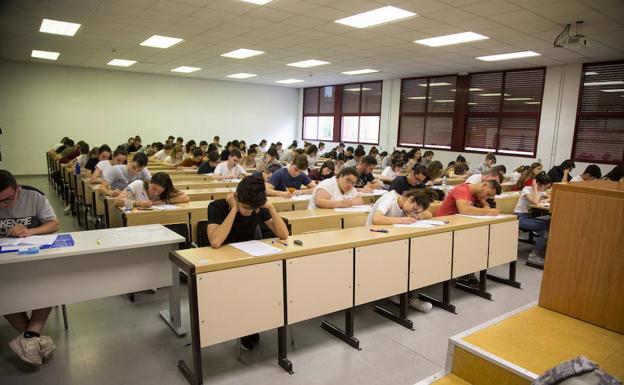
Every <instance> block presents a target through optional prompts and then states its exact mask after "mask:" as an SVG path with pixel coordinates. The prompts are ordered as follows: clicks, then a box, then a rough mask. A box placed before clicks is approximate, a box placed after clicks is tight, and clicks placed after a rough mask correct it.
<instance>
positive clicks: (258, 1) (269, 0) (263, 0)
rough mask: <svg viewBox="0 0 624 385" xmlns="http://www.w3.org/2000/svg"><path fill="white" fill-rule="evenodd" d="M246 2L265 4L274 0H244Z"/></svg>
mask: <svg viewBox="0 0 624 385" xmlns="http://www.w3.org/2000/svg"><path fill="white" fill-rule="evenodd" d="M242 1H244V2H245V3H252V4H257V5H265V4H268V3H270V2H271V1H273V0H242Z"/></svg>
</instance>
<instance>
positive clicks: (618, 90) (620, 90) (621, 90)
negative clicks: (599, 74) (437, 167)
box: [600, 88, 624, 92]
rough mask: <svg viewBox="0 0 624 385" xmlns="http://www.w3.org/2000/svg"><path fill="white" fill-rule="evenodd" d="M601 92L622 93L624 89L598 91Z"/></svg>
mask: <svg viewBox="0 0 624 385" xmlns="http://www.w3.org/2000/svg"><path fill="white" fill-rule="evenodd" d="M600 91H602V92H624V88H616V89H612V90H600Z"/></svg>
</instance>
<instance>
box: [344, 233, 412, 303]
mask: <svg viewBox="0 0 624 385" xmlns="http://www.w3.org/2000/svg"><path fill="white" fill-rule="evenodd" d="M408 258H409V239H402V240H400V241H393V242H386V243H380V244H377V245H370V246H363V247H357V248H356V249H355V305H356V306H357V305H361V304H364V303H368V302H371V301H376V300H379V299H383V298H387V297H391V296H393V295H396V294H400V293H405V291H406V288H407V280H408V275H407V274H408V268H407V265H408Z"/></svg>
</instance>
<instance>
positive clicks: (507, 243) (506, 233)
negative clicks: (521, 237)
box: [488, 221, 518, 267]
mask: <svg viewBox="0 0 624 385" xmlns="http://www.w3.org/2000/svg"><path fill="white" fill-rule="evenodd" d="M517 259H518V221H513V222H505V223H497V224H495V225H490V253H489V259H488V267H494V266H498V265H502V264H505V263H509V262H513V261H515V260H517Z"/></svg>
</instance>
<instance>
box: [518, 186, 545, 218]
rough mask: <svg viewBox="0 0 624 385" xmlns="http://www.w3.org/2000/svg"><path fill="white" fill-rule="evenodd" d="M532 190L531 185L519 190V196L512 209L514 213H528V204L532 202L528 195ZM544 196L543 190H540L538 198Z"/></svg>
mask: <svg viewBox="0 0 624 385" xmlns="http://www.w3.org/2000/svg"><path fill="white" fill-rule="evenodd" d="M532 191H533V187H531V186H526V187H524V188H523V189H522V191H520V198H518V203H517V204H516V208H515V209H514V213H516V214H528V213H529V206H530V205H531V204H532V202H531V201H530V200H529V197H528V195H529V194H531V192H532ZM543 196H544V192H543V191H542V192H540V199H541V198H542V197H543Z"/></svg>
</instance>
